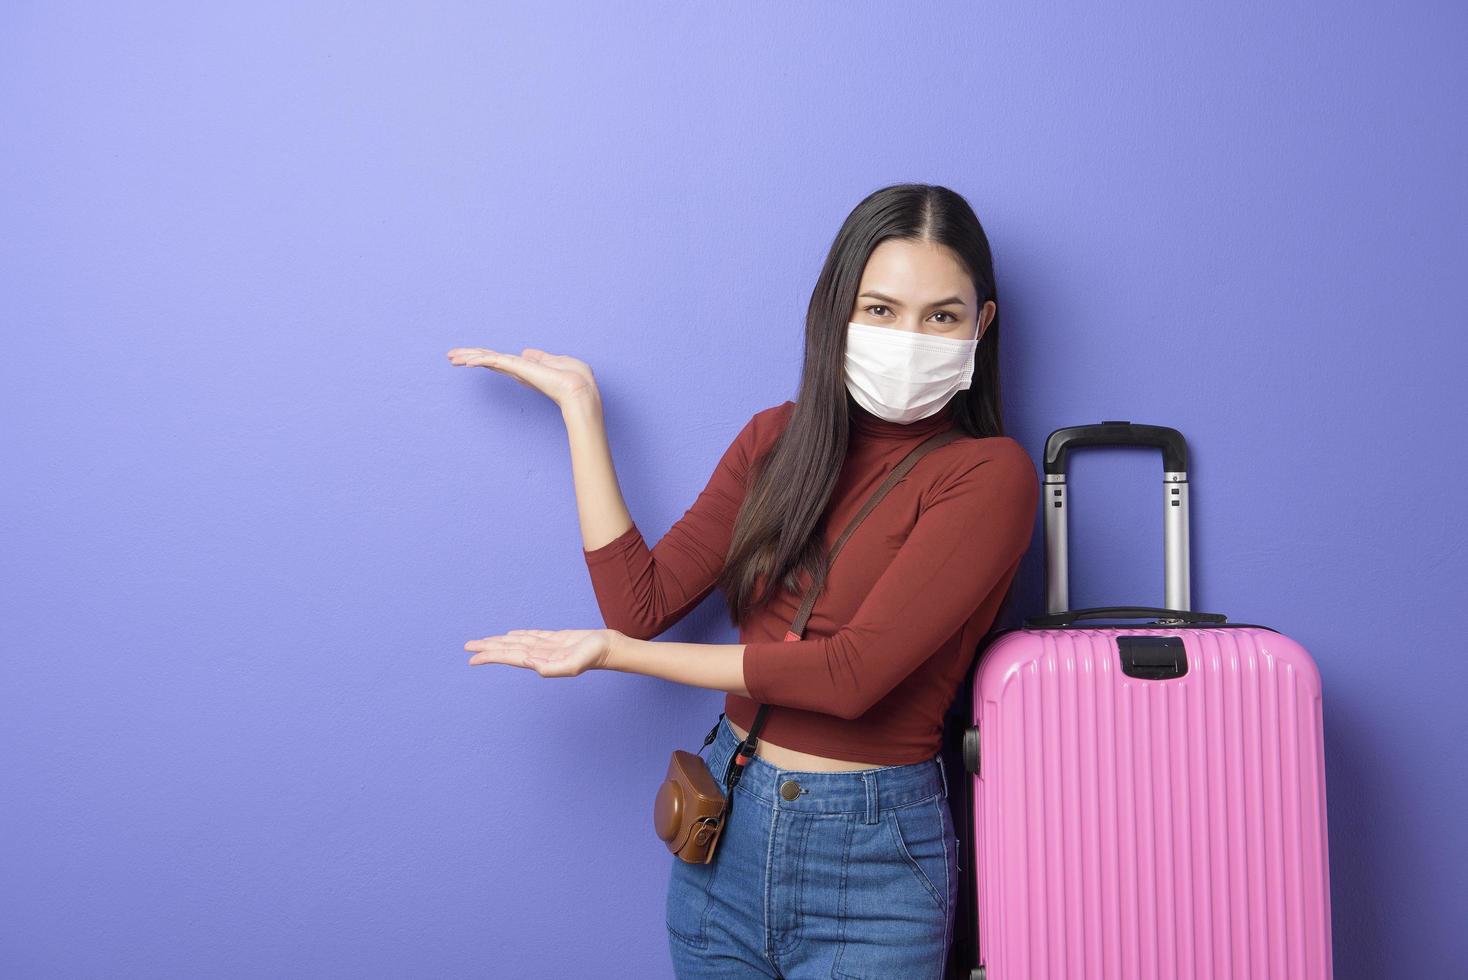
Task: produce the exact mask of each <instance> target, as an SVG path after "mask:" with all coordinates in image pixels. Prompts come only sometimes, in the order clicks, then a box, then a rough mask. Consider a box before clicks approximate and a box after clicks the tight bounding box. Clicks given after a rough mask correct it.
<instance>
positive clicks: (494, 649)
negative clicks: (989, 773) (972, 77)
mask: <svg viewBox="0 0 1468 980" xmlns="http://www.w3.org/2000/svg"><path fill="white" fill-rule="evenodd" d="M996 296H997V294H996V291H995V283H994V272H993V260H992V257H991V255H990V251H989V244H988V240H987V238H986V236H985V234H984V231H983V228H982V227H981V226H980V224H979V221H978V218H977V217H975V215H974V213H973V211H972V209H971V208H970V207H969V206H968V204H967V202H966V201H964V199H963V198H962V197H960V196H959V195H958V194H956V193H954V192H953V191H951V190H948V189H946V188H943V187H935V186H929V185H920V184H904V185H898V186H893V187H888V188H884V189H882V190H880V191H877V192H876V193H874V194H872V195H870V196H869V197H867V198H866V199H865V200H864V201H862V202H861V203H860V204H859V205H857V207H856V208H855V210H853V211H852V213H851V215H850V216H849V217H848V218H847V219H846V222H845V224H844V225H843V226H842V227H841V230H840V231H839V233H838V234H837V236H836V240H835V242H834V243H833V245H832V247H831V251H830V254H829V255H828V256H827V258H826V262H825V266H824V267H823V268H822V270H821V274H820V278H819V279H818V281H817V282H816V286H815V291H814V293H813V294H812V297H811V301H810V306H809V309H808V311H807V314H806V325H805V354H804V366H803V368H802V372H801V378H800V389H799V391H798V393H797V397H796V398H795V399H794V400H793V401H786V402H783V403H782V404H779V405H774V406H771V407H769V408H765V409H762V410H761V411H758V412H756V413H755V414H754V416H753V417H752V418H751V419H750V420H749V422H748V423H746V424H745V426H744V428H743V429H742V430H741V431H740V433H739V434H738V436H736V437H735V439H734V441H733V443H732V444H731V445H730V446H729V448H728V449H727V450H726V451H725V453H724V454H723V457H722V458H721V459H720V460H719V463H718V466H717V467H716V469H715V470H714V473H713V475H712V477H711V478H710V479H709V481H708V484H707V486H706V487H705V488H704V490H703V491H702V492H701V493H700V494H699V496H698V498H697V500H695V501H694V502H693V505H692V507H690V508H689V509H688V511H687V512H686V513H685V514H684V515H683V517H682V518H680V519H679V520H678V522H677V523H676V524H674V525H673V526H672V527H671V528H670V529H669V530H668V532H667V533H666V534H664V535H663V537H662V538H661V539H660V540H659V541H658V542H657V544H656V545H655V546H654V547H652V548H651V549H649V547H648V546H647V544H646V542H645V541H644V539H643V537H642V535H641V532H640V531H639V529H638V528H637V526H636V525H635V524H634V523H633V521H632V518H631V516H630V515H629V514H628V511H627V507H626V504H625V503H624V502H623V500H622V494H621V491H620V490H619V488H618V485H617V480H616V475H615V472H614V470H613V467H612V460H611V456H610V452H609V450H608V448H607V438H606V433H605V431H604V428H603V424H602V412H601V400H600V396H599V394H598V392H597V387H596V383H595V379H594V378H593V376H592V372H591V369H590V368H589V367H588V366H587V365H586V364H584V363H583V362H581V361H579V360H576V359H575V358H572V357H567V356H558V355H551V354H547V353H545V352H544V351H541V350H536V349H533V348H531V349H526V350H525V351H523V352H522V353H521V354H520V355H519V356H516V355H513V354H505V353H500V352H496V351H492V350H488V349H485V348H455V349H454V350H452V351H450V352H449V357H450V359H451V361H452V362H453V363H455V364H462V365H472V366H483V367H488V368H490V369H492V370H495V371H498V372H500V373H502V374H505V375H508V376H509V377H512V378H514V379H516V380H517V381H519V382H520V383H522V384H525V385H528V386H530V387H533V388H536V389H538V390H540V391H542V392H544V393H545V394H546V395H548V396H549V397H550V398H552V399H553V400H555V401H556V403H557V404H558V405H559V406H560V408H561V412H562V415H563V416H564V418H565V421H566V427H567V433H568V437H569V441H570V448H571V458H572V467H573V472H574V480H575V485H576V504H577V509H578V512H579V515H580V520H581V533H582V543H583V546H584V547H583V551H584V554H585V558H586V563H587V568H588V570H589V572H590V575H591V581H592V585H593V588H594V590H595V593H596V597H597V602H598V604H599V606H600V608H601V611H602V613H603V616H604V618H605V621H606V624H607V628H606V629H599V630H584V629H579V630H538V629H516V630H510V631H509V632H508V633H504V634H501V635H498V636H491V637H486V638H485V639H482V640H474V641H471V642H469V643H466V644H465V645H464V646H465V649H466V650H470V651H473V656H472V657H471V658H470V660H469V663H470V664H486V663H499V664H508V665H511V666H515V667H525V668H529V669H533V670H535V671H537V672H538V673H540V674H541V675H542V676H544V677H570V676H575V675H577V674H580V673H582V672H583V671H587V670H593V669H603V670H621V671H630V672H633V673H639V674H646V675H648V676H651V677H661V678H664V679H666V680H671V681H677V682H679V683H682V684H691V685H694V686H696V687H705V688H712V689H714V690H719V691H724V692H726V697H725V702H724V713H723V714H722V715H721V716H720V719H719V723H718V724H717V725H716V726H715V731H714V733H713V736H714V740H713V742H712V745H711V749H710V753H709V755H708V756H707V757H706V762H707V763H708V766H709V770H710V772H712V773H714V774H715V777H716V778H722V777H723V774H724V773H725V771H726V767H727V765H728V762H729V759H730V757H731V755H732V753H733V750H734V748H735V746H736V745H737V744H738V743H739V741H740V740H741V739H742V738H744V736H745V735H746V734H747V733H748V729H749V726H750V724H751V722H752V720H753V718H754V715H755V711H756V709H757V708H758V706H759V704H760V703H766V704H769V705H771V706H772V707H771V709H770V710H769V712H768V720H767V722H766V724H765V727H764V730H763V732H762V733H761V735H760V738H759V741H758V751H757V754H756V757H755V758H754V759H753V760H752V761H750V762H749V764H748V765H747V766H746V767H745V769H744V772H743V774H742V778H741V779H740V780H739V781H738V783H737V784H736V785H735V789H734V793H735V794H736V797H735V800H736V802H737V805H735V806H732V807H731V811H730V816H729V821H728V824H727V826H726V827H725V829H724V831H723V836H722V838H721V839H720V841H719V843H718V847H717V850H716V852H715V855H714V859H713V861H712V862H711V863H709V864H706V865H703V864H690V863H687V862H685V861H682V860H680V859H678V858H671V859H670V860H671V866H672V871H671V879H670V881H669V887H668V894H667V908H666V913H667V928H668V935H669V944H670V949H671V951H672V957H673V961H674V965H675V968H676V970H677V974H678V976H680V977H715V976H718V977H731V976H748V975H759V976H776V977H779V976H783V977H790V978H795V977H830V976H837V977H858V978H883V980H887V978H904V980H908V978H912V980H916V978H922V977H941V976H942V974H943V970H944V963H945V961H946V959H947V955H948V949H949V947H950V944H951V940H952V935H953V926H954V923H953V914H954V905H955V902H956V898H957V889H958V881H957V874H958V867H957V841H956V839H955V837H954V827H953V820H952V816H951V813H950V811H949V809H948V805H947V794H948V786H947V783H946V779H945V775H944V772H943V766H942V763H941V760H940V759H939V757H938V756H939V750H940V747H941V746H940V740H941V734H942V728H943V718H944V714H945V712H946V710H947V707H948V706H949V705H950V704H951V703H952V701H953V698H954V695H955V693H956V691H957V688H958V686H959V684H960V683H961V681H962V679H963V675H964V673H965V671H967V670H968V669H969V668H970V666H971V664H972V658H973V652H974V650H975V648H976V645H977V643H978V640H979V639H980V637H981V636H982V635H983V634H984V633H985V632H986V631H987V630H988V629H989V628H990V625H991V624H992V622H993V620H994V617H995V614H996V612H997V611H998V608H999V606H1000V604H1001V603H1002V601H1003V600H1004V597H1005V595H1006V593H1007V591H1008V589H1009V586H1010V583H1011V581H1012V579H1013V577H1014V574H1015V571H1016V569H1017V566H1018V564H1019V561H1020V557H1021V556H1022V555H1023V553H1024V552H1025V550H1026V548H1027V547H1028V545H1029V541H1030V536H1031V531H1032V526H1033V522H1034V518H1035V510H1036V506H1037V497H1038V491H1039V483H1038V480H1037V479H1036V475H1035V468H1034V465H1033V463H1032V462H1031V461H1030V459H1029V457H1028V456H1027V455H1026V453H1025V452H1024V450H1023V449H1022V448H1021V447H1020V445H1019V444H1018V443H1017V442H1015V441H1014V440H1013V439H1011V438H1009V437H1007V436H1005V435H1003V423H1002V419H1001V413H1000V399H999V316H998V309H997V307H996ZM954 426H957V427H958V428H960V429H961V430H962V432H963V433H964V434H965V435H967V436H971V437H972V438H960V439H955V440H954V441H952V442H949V443H947V444H945V445H942V446H940V447H939V448H937V449H935V450H932V451H931V452H929V453H928V455H926V456H924V457H923V458H922V459H921V460H919V461H918V463H917V465H916V466H914V467H913V469H912V470H911V471H910V472H909V473H908V474H907V475H906V476H904V477H903V478H902V479H901V481H900V482H898V483H897V484H896V485H895V486H894V487H893V488H892V490H891V491H890V492H889V493H888V495H887V496H886V497H885V498H883V499H882V501H881V502H880V503H879V504H878V505H877V506H876V507H875V509H873V510H872V511H870V512H869V513H868V515H867V516H866V518H865V519H864V520H863V522H862V523H861V525H860V526H859V527H858V528H857V530H856V531H855V532H854V533H853V534H852V536H851V537H850V539H849V540H848V541H847V542H846V543H845V544H844V545H843V548H842V551H841V552H840V554H839V556H838V558H837V560H836V561H835V562H834V563H832V564H831V567H830V571H829V574H828V575H827V576H826V578H825V582H824V585H823V586H822V589H821V591H820V592H819V593H818V598H817V601H816V603H815V606H814V610H813V612H812V613H811V616H810V619H809V622H808V624H807V627H806V630H805V632H804V638H803V639H800V640H791V641H787V640H785V639H784V638H783V637H784V632H785V630H786V628H787V627H788V626H789V625H790V624H791V621H792V619H793V618H794V617H795V615H796V611H797V609H798V608H799V605H800V602H801V599H802V598H803V597H804V595H805V588H806V586H807V585H809V583H810V582H811V581H813V576H814V575H815V574H816V573H817V571H818V569H819V568H820V567H821V566H822V563H823V561H824V556H825V554H826V553H827V552H828V551H829V550H830V548H831V546H832V544H833V543H834V540H835V538H836V536H837V535H839V534H840V533H841V532H842V531H843V530H844V528H845V527H846V525H847V523H848V522H849V521H850V520H851V518H852V516H853V515H854V514H855V513H856V511H857V510H858V509H859V508H860V507H861V505H862V504H863V503H864V502H865V500H866V498H867V497H868V495H869V494H870V493H871V492H872V490H873V489H874V488H875V487H877V486H878V485H879V484H880V483H881V482H882V479H883V477H884V476H885V475H886V474H887V473H888V472H890V471H891V470H892V469H893V468H894V467H895V466H896V465H897V463H898V462H900V461H901V460H902V458H903V457H904V456H905V455H907V453H908V452H909V451H910V450H911V449H912V448H913V447H914V446H916V445H918V443H920V442H922V441H923V440H924V439H926V438H927V437H928V436H930V435H932V434H933V433H935V432H937V431H939V430H943V429H947V428H949V427H954ZM772 582H778V583H779V587H778V588H775V587H772V586H771V585H770V583H772ZM715 586H718V587H719V588H720V589H721V590H722V592H723V594H724V597H725V600H726V603H727V606H728V610H729V614H730V619H731V622H732V623H733V624H735V625H737V626H738V627H739V635H740V640H741V641H742V642H740V643H727V644H721V643H714V644H704V643H669V642H654V641H653V640H652V638H653V637H655V636H657V635H658V634H660V633H662V632H663V631H664V630H666V629H667V628H668V627H669V626H670V625H672V624H673V623H674V622H676V621H677V620H678V619H679V618H680V617H681V616H683V615H684V614H685V613H687V612H688V611H689V610H690V609H692V608H693V607H695V606H697V605H698V604H699V603H700V602H701V601H702V600H703V599H704V598H705V597H706V596H707V595H708V594H709V592H710V591H712V590H713V588H714V587H715ZM651 786H652V783H649V787H651Z"/></svg>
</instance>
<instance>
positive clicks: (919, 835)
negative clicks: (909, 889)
mask: <svg viewBox="0 0 1468 980" xmlns="http://www.w3.org/2000/svg"><path fill="white" fill-rule="evenodd" d="M947 806H948V804H947V802H946V801H945V800H944V799H943V796H942V794H941V793H940V794H938V795H936V796H933V797H931V798H929V799H927V800H924V801H923V802H921V803H912V804H909V805H907V806H900V807H896V808H894V809H891V810H888V811H887V812H886V813H885V814H883V816H884V818H890V823H889V824H888V826H889V827H890V828H891V830H892V836H893V843H894V844H895V845H896V847H897V851H898V853H899V855H900V856H901V858H902V861H903V863H905V864H906V865H907V868H908V870H909V871H911V872H912V874H913V876H914V877H915V878H916V879H917V880H918V883H919V884H921V885H922V886H923V890H924V891H926V892H927V894H928V897H929V898H931V899H932V900H933V903H934V904H935V905H936V906H937V907H938V908H939V909H942V910H943V912H944V914H945V915H946V914H947V913H948V905H949V901H948V896H949V894H950V893H951V892H952V890H953V882H952V881H950V878H951V871H950V868H949V863H950V860H951V851H950V847H951V845H950V843H949V841H950V838H951V837H952V832H951V831H950V830H949V824H950V823H951V822H952V819H953V818H952V816H951V815H945V813H944V810H946V809H947Z"/></svg>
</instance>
